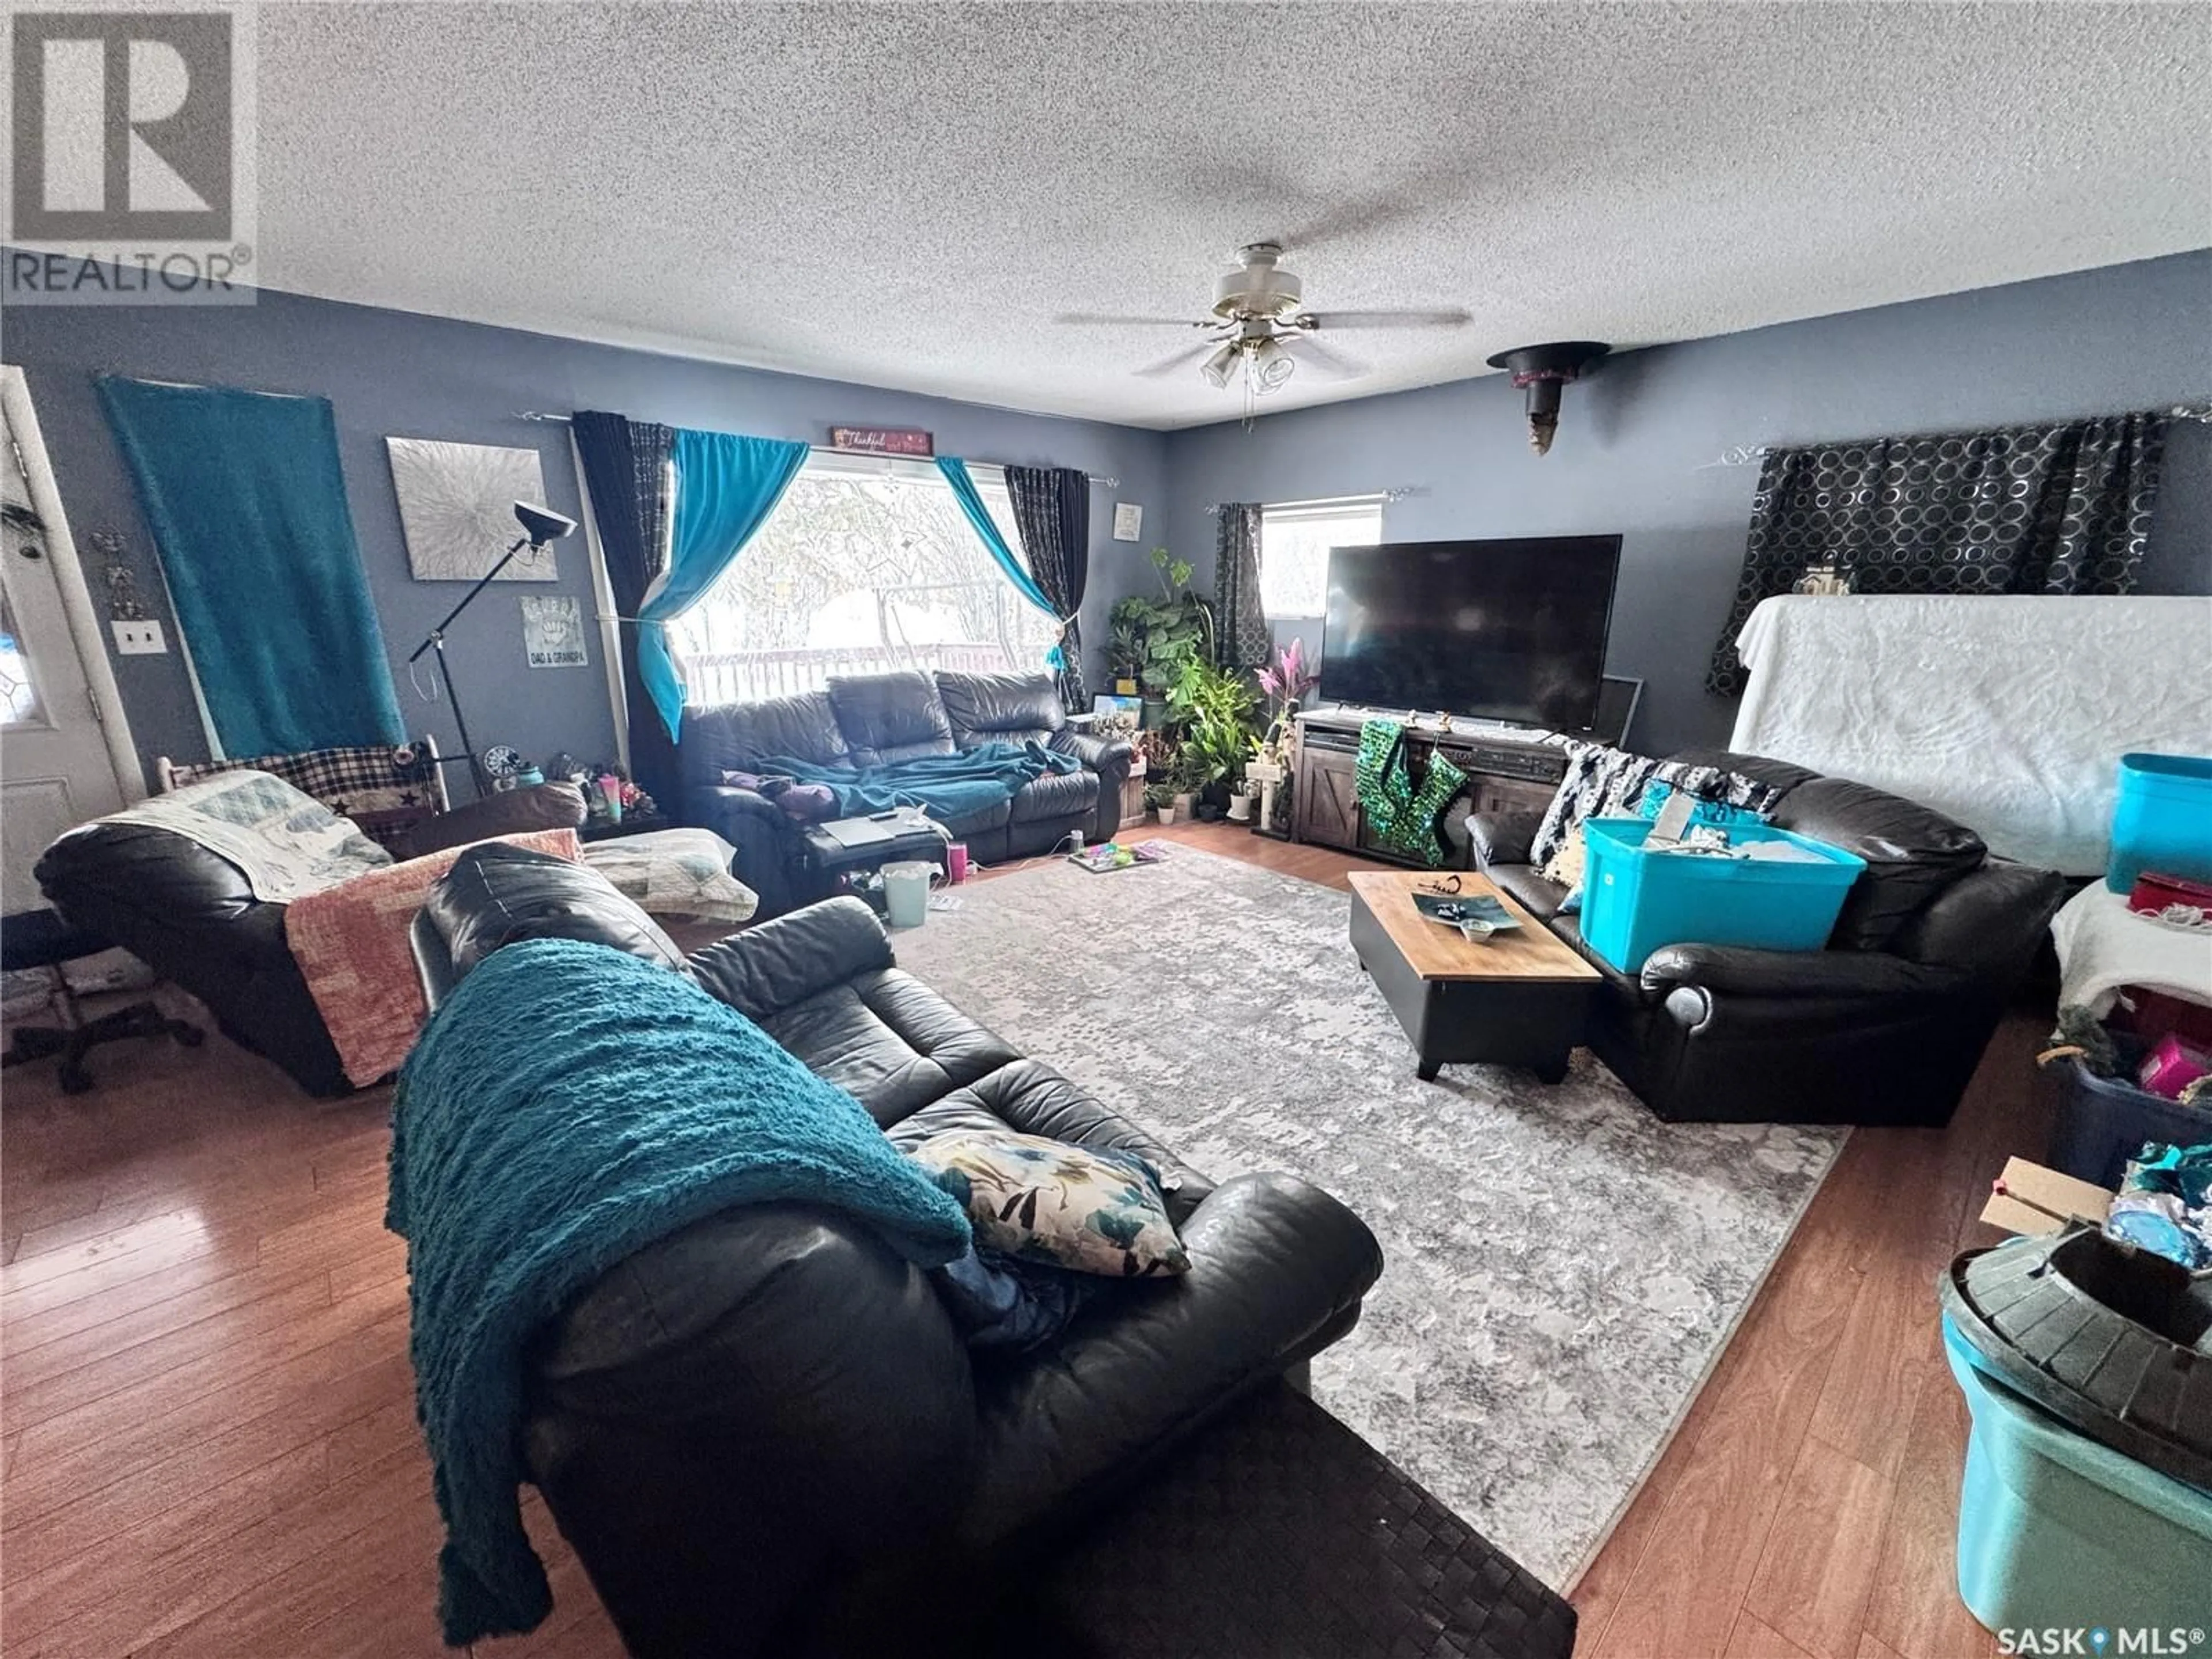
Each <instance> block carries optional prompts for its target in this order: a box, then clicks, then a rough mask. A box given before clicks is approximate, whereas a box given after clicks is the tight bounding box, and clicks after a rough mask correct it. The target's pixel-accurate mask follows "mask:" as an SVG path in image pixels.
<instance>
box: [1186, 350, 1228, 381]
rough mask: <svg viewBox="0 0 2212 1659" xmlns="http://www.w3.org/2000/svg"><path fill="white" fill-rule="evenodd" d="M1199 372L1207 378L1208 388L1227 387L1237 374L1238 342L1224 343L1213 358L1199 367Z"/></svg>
mask: <svg viewBox="0 0 2212 1659" xmlns="http://www.w3.org/2000/svg"><path fill="white" fill-rule="evenodd" d="M1186 361H1188V360H1186ZM1198 372H1199V373H1200V374H1203V375H1205V376H1206V384H1207V385H1208V386H1214V387H1217V388H1218V387H1221V386H1227V385H1228V384H1229V381H1230V379H1231V376H1233V375H1234V374H1236V373H1237V342H1236V341H1234V340H1227V341H1224V342H1223V343H1222V344H1221V346H1220V347H1219V349H1217V350H1216V351H1215V352H1214V353H1213V355H1212V356H1210V357H1208V358H1207V359H1206V361H1205V362H1202V363H1200V365H1199V366H1198Z"/></svg>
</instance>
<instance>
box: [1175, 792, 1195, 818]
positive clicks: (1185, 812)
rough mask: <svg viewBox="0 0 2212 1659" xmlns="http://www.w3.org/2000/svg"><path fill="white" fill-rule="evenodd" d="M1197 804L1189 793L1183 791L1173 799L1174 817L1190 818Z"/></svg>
mask: <svg viewBox="0 0 2212 1659" xmlns="http://www.w3.org/2000/svg"><path fill="white" fill-rule="evenodd" d="M1197 804H1198V803H1197V801H1196V799H1194V797H1193V796H1192V795H1191V793H1190V792H1189V791H1188V790H1184V791H1182V792H1181V793H1178V794H1177V795H1176V798H1175V811H1176V816H1177V817H1184V818H1187V817H1190V816H1191V812H1192V809H1193V808H1194V807H1195V806H1196V805H1197Z"/></svg>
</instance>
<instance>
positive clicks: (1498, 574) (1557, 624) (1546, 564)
mask: <svg viewBox="0 0 2212 1659" xmlns="http://www.w3.org/2000/svg"><path fill="white" fill-rule="evenodd" d="M1619 568H1620V537H1618V536H1541V537H1526V538H1516V539H1511V540H1500V541H1480V542H1399V543H1395V544H1388V545H1385V546H1382V547H1339V548H1333V549H1331V550H1330V551H1329V556H1328V608H1327V614H1326V617H1325V619H1324V622H1323V624H1322V647H1321V688H1320V689H1321V695H1322V698H1323V699H1324V700H1326V701H1328V702H1348V703H1358V704H1364V705H1365V706H1366V707H1368V708H1406V709H1419V710H1421V711H1422V712H1423V713H1427V712H1429V711H1431V710H1437V711H1441V712H1443V713H1445V714H1457V715H1466V716H1469V717H1472V718H1475V719H1480V720H1511V721H1516V722H1518V723H1520V724H1522V725H1527V726H1542V727H1544V728H1546V729H1547V730H1549V731H1553V732H1582V731H1586V730H1588V729H1589V726H1590V725H1591V723H1592V721H1593V720H1595V718H1596V715H1597V700H1598V689H1599V682H1600V680H1601V678H1603V676H1604V672H1605V640H1606V632H1607V629H1608V628H1609V627H1610V626H1611V624H1612V621H1613V577H1614V574H1616V572H1617V571H1618V570H1619Z"/></svg>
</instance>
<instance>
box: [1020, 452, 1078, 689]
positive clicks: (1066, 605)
mask: <svg viewBox="0 0 2212 1659" xmlns="http://www.w3.org/2000/svg"><path fill="white" fill-rule="evenodd" d="M1006 494H1007V495H1008V496H1010V497H1011V498H1012V501H1013V506H1014V529H1015V531H1016V532H1017V533H1018V534H1019V535H1020V537H1021V538H1022V556H1023V557H1024V559H1026V560H1027V561H1028V562H1029V567H1030V575H1031V576H1032V577H1033V578H1035V579H1036V585H1037V586H1039V587H1040V588H1042V589H1043V590H1044V596H1045V598H1046V599H1049V600H1051V601H1052V608H1053V610H1054V611H1055V612H1056V613H1057V614H1058V615H1059V616H1060V618H1061V621H1060V668H1059V680H1060V702H1061V703H1062V704H1063V705H1064V706H1065V707H1066V708H1067V710H1068V712H1069V713H1071V714H1082V713H1084V712H1085V711H1086V710H1088V709H1089V708H1090V707H1091V693H1090V691H1089V690H1087V689H1085V685H1084V683H1083V630H1082V628H1081V627H1080V626H1079V623H1077V621H1076V615H1075V613H1076V612H1077V611H1080V610H1081V609H1082V608H1083V593H1084V590H1085V588H1086V587H1088V586H1090V583H1091V475H1090V474H1089V473H1087V472H1084V471H1079V470H1077V469H1076V468H1073V467H1066V466H1010V467H1008V468H1006Z"/></svg>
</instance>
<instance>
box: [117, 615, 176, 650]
mask: <svg viewBox="0 0 2212 1659" xmlns="http://www.w3.org/2000/svg"><path fill="white" fill-rule="evenodd" d="M107 625H108V626H109V627H110V628H112V629H114V630H115V654H116V655H117V656H118V657H158V656H160V655H161V654H162V653H164V652H166V651H167V650H168V648H169V642H168V641H167V640H166V639H164V638H162V636H161V623H157V622H112V623H108V624H107Z"/></svg>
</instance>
